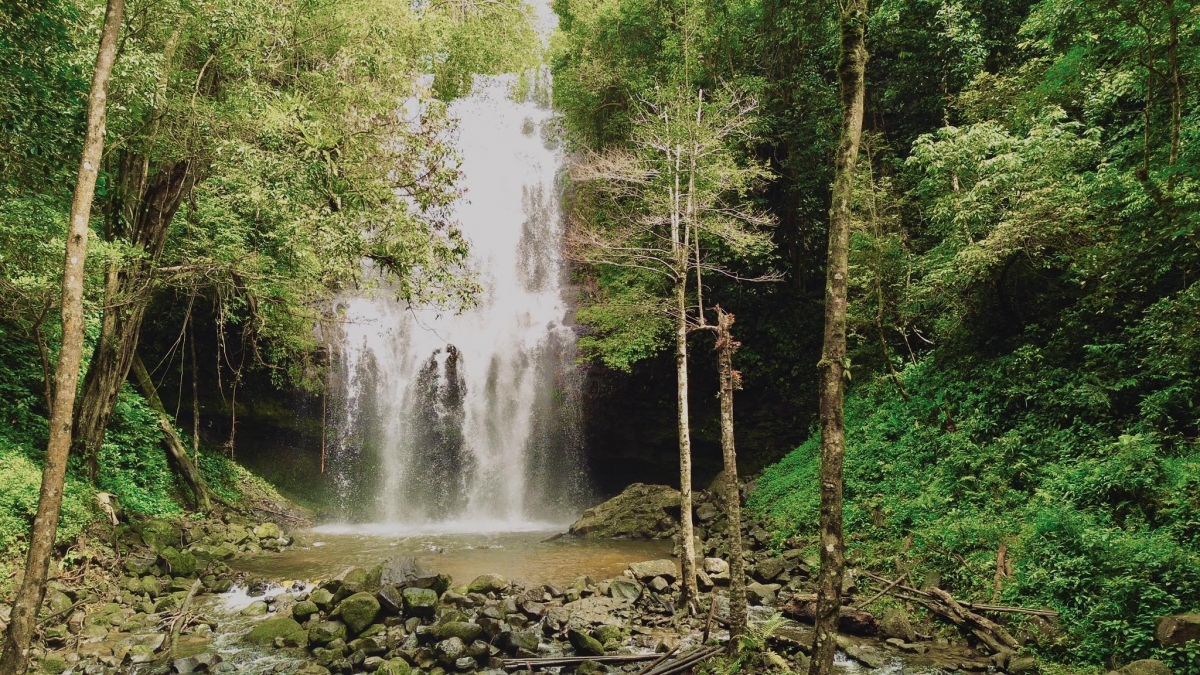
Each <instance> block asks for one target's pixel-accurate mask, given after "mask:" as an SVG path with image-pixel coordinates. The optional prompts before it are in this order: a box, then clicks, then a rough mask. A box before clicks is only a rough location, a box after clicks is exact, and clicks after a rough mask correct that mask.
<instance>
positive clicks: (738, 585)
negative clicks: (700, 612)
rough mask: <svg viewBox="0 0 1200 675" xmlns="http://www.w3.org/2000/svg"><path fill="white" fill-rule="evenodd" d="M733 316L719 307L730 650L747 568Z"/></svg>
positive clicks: (742, 610) (741, 615)
mask: <svg viewBox="0 0 1200 675" xmlns="http://www.w3.org/2000/svg"><path fill="white" fill-rule="evenodd" d="M732 327H733V315H732V314H730V313H729V312H726V311H725V310H723V309H721V307H720V306H718V307H717V370H718V371H719V376H720V382H721V456H722V457H723V458H724V461H725V515H726V517H727V518H728V519H729V648H730V649H731V650H732V649H735V648H736V646H735V645H736V644H737V641H736V638H737V637H738V636H739V635H742V634H743V633H745V632H746V565H745V562H744V561H743V560H742V498H741V490H740V486H739V485H738V470H737V448H736V447H735V445H734V441H733V391H734V389H738V388H740V382H739V379H740V378H739V377H738V374H737V372H735V371H734V370H733V353H734V352H735V351H737V348H738V347H739V346H740V345H739V343H737V342H735V341H734V339H733V333H732V332H731V331H730V329H731V328H732Z"/></svg>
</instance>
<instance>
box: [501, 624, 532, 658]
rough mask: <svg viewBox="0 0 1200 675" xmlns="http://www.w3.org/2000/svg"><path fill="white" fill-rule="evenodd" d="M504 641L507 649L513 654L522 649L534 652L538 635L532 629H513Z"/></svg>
mask: <svg viewBox="0 0 1200 675" xmlns="http://www.w3.org/2000/svg"><path fill="white" fill-rule="evenodd" d="M505 642H506V644H507V646H508V649H509V651H511V652H512V653H514V654H515V653H516V652H517V651H519V650H522V649H523V650H525V651H527V652H536V651H537V648H538V635H537V633H535V632H534V631H526V630H514V631H512V632H511V633H509V634H508V637H507V639H506V641H505Z"/></svg>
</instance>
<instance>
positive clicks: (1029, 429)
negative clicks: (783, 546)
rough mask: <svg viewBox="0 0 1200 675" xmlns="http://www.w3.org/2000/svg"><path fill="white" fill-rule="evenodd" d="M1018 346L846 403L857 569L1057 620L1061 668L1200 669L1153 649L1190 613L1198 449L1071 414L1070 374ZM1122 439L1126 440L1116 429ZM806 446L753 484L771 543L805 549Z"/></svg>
mask: <svg viewBox="0 0 1200 675" xmlns="http://www.w3.org/2000/svg"><path fill="white" fill-rule="evenodd" d="M1029 358H1030V355H1029V353H1028V350H1017V352H1015V353H1013V354H1010V355H1007V356H1002V357H998V358H995V359H991V360H983V359H980V360H972V361H960V362H958V363H956V364H954V367H949V366H948V364H946V363H944V362H939V360H938V359H937V358H936V357H935V356H931V357H928V358H926V359H925V360H923V361H921V362H920V363H919V364H917V365H910V366H909V367H908V368H907V369H906V370H905V371H904V372H903V373H902V375H903V382H904V386H905V389H906V393H907V394H908V397H909V400H907V401H906V400H905V399H904V398H903V397H902V396H901V395H900V394H899V390H898V389H897V387H896V385H895V383H894V382H892V381H890V380H884V379H880V380H877V381H875V382H871V383H867V384H864V385H861V386H859V387H858V388H857V389H855V390H854V391H853V392H852V394H851V395H850V396H849V397H848V399H847V401H846V428H847V453H846V464H845V472H846V473H845V479H846V483H845V500H846V501H845V528H846V532H847V535H848V548H849V549H850V553H849V555H850V559H851V563H852V564H855V565H862V566H865V567H868V568H875V569H876V570H878V571H880V572H881V573H884V574H885V575H887V576H888V577H889V578H892V577H894V575H895V574H896V570H897V569H899V568H902V569H909V568H915V569H914V571H913V573H912V575H911V578H912V579H913V583H918V584H919V583H922V582H923V581H924V580H926V579H929V580H932V581H937V582H938V583H941V584H942V585H943V586H945V587H947V588H949V589H951V590H952V591H953V592H954V593H955V595H956V596H961V597H966V598H970V599H974V600H984V601H990V600H992V594H993V592H994V590H995V588H994V580H995V572H996V564H997V563H996V561H997V552H998V547H999V546H1000V545H1001V544H1004V545H1005V546H1006V547H1007V549H1008V560H1009V561H1010V564H1011V565H1012V568H1013V569H1012V573H1013V574H1012V577H1011V578H1006V579H1004V580H1003V588H1002V592H1001V595H1000V597H999V599H1000V600H1001V601H1002V602H1005V603H1009V604H1014V605H1024V606H1033V607H1041V606H1048V607H1052V608H1054V609H1056V610H1058V611H1059V612H1061V627H1062V628H1063V629H1064V630H1065V631H1066V632H1067V639H1065V640H1059V641H1057V642H1053V641H1052V642H1050V643H1049V644H1043V646H1042V647H1041V651H1042V653H1043V655H1046V656H1050V657H1053V658H1055V659H1057V660H1060V661H1062V662H1065V663H1072V664H1080V665H1086V664H1097V665H1099V664H1103V665H1106V666H1113V665H1118V664H1121V663H1126V662H1129V661H1132V660H1135V659H1138V658H1150V657H1155V658H1161V659H1163V660H1165V661H1167V662H1168V663H1171V664H1172V665H1173V666H1174V667H1175V669H1176V672H1177V673H1191V674H1194V673H1200V658H1198V657H1197V653H1196V650H1192V651H1191V652H1185V651H1182V650H1178V649H1168V648H1163V647H1160V646H1158V645H1156V644H1155V642H1154V637H1153V632H1154V620H1155V618H1156V617H1159V616H1162V615H1165V614H1174V613H1180V612H1187V611H1195V610H1196V609H1197V608H1200V555H1198V553H1197V542H1198V535H1200V509H1198V505H1200V487H1198V486H1200V453H1197V450H1196V447H1195V445H1194V444H1190V443H1187V442H1168V441H1166V440H1164V439H1163V438H1160V437H1159V436H1157V435H1156V434H1155V433H1154V432H1153V431H1151V430H1150V429H1149V428H1148V427H1147V426H1146V425H1143V424H1139V423H1138V420H1137V419H1136V418H1133V419H1132V421H1130V420H1126V421H1125V422H1126V424H1124V425H1122V424H1121V420H1119V419H1112V418H1109V420H1110V421H1109V422H1108V423H1106V422H1105V421H1104V419H1105V418H1104V416H1102V415H1087V414H1084V413H1083V412H1080V411H1072V410H1071V407H1072V406H1071V404H1070V403H1069V402H1066V403H1064V401H1069V400H1070V396H1071V391H1072V389H1073V388H1076V387H1077V386H1078V381H1077V377H1076V374H1075V373H1073V372H1071V371H1069V370H1066V369H1062V370H1058V369H1053V368H1050V367H1047V366H1046V365H1045V364H1042V366H1041V367H1039V368H1033V367H1030V364H1029V363H1028V360H1029ZM1123 427H1124V428H1123ZM818 465H819V448H818V439H817V436H816V434H814V435H813V437H812V438H810V439H809V440H808V441H807V442H805V443H804V444H803V445H801V446H800V447H799V448H797V449H796V450H795V451H794V452H792V453H791V454H789V455H788V456H787V457H786V458H785V459H784V460H782V461H781V462H779V463H778V464H776V465H774V466H772V467H770V468H768V469H767V470H766V472H765V473H764V474H763V476H762V477H761V478H760V479H759V480H758V484H757V488H756V490H755V492H754V493H753V495H752V496H751V499H750V506H751V508H752V509H753V510H755V511H756V512H758V513H760V514H762V515H765V516H766V517H767V518H768V519H769V521H770V522H771V523H773V527H774V530H775V536H776V538H777V541H779V542H781V543H782V541H783V540H784V539H787V538H789V537H792V536H796V535H799V536H800V537H801V538H805V539H808V540H811V535H813V534H814V533H815V527H816V523H817V522H818V520H817V511H818V504H819V494H818V481H817V471H818Z"/></svg>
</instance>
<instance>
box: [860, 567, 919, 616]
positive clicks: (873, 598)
mask: <svg viewBox="0 0 1200 675" xmlns="http://www.w3.org/2000/svg"><path fill="white" fill-rule="evenodd" d="M910 571H911V570H910ZM907 576H908V572H905V573H904V574H901V575H900V576H898V577H896V580H895V581H893V582H891V583H890V584H888V585H887V586H884V587H883V590H882V591H879V592H878V593H876V594H875V595H872V596H871V598H870V599H869V600H865V601H863V602H860V603H858V605H857V609H866V608H867V605H870V604H871V603H872V602H875V601H876V600H878V599H880V598H882V597H883V596H884V595H887V592H888V591H890V590H892V589H893V588H895V587H896V586H897V585H899V584H900V582H901V581H904V578H905V577H907Z"/></svg>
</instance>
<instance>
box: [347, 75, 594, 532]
mask: <svg viewBox="0 0 1200 675" xmlns="http://www.w3.org/2000/svg"><path fill="white" fill-rule="evenodd" d="M514 82H515V78H514V77H512V76H505V77H489V78H477V79H476V84H475V89H474V91H473V93H472V94H471V95H470V96H469V97H467V98H465V99H461V100H459V101H456V102H454V103H453V104H452V105H451V106H450V112H451V115H452V116H453V117H454V118H456V119H457V120H458V134H459V135H458V144H459V148H460V150H461V152H462V155H463V165H462V170H463V174H464V183H463V184H464V187H465V188H466V195H465V198H464V200H463V201H462V202H461V203H460V204H459V206H458V207H457V208H456V214H455V215H456V216H457V219H458V221H459V222H460V223H461V225H462V229H463V232H464V234H465V235H466V236H467V238H468V239H469V241H470V244H471V252H472V258H473V264H474V265H475V266H476V268H477V270H478V272H479V281H480V282H481V285H482V287H483V292H482V294H481V297H480V298H479V304H478V306H477V307H475V308H474V309H472V310H470V311H468V312H464V313H462V314H459V315H454V314H451V313H447V312H440V311H432V310H425V311H422V310H414V309H409V308H406V307H405V306H404V305H402V304H401V303H399V302H397V301H395V300H393V299H391V298H389V297H383V296H384V295H386V294H379V295H378V296H375V297H372V296H366V295H351V296H347V297H345V298H343V299H342V301H341V302H340V305H341V308H340V309H341V310H342V314H343V317H344V319H345V324H344V325H343V329H342V333H343V335H342V339H341V344H340V345H339V347H338V349H337V350H336V351H337V360H336V366H337V372H338V373H340V377H339V378H338V380H339V381H338V382H337V383H336V384H337V386H335V387H334V391H333V392H332V393H333V396H334V398H335V399H336V401H335V406H334V410H335V413H334V415H333V416H332V419H331V421H333V422H334V425H333V426H334V428H335V430H336V434H335V439H334V443H333V444H332V445H333V447H332V452H331V459H330V470H331V474H332V476H333V479H334V481H335V482H336V485H337V489H338V497H339V499H340V501H341V502H342V507H343V508H342V509H341V517H342V519H343V520H346V521H349V522H358V523H367V522H370V523H376V524H379V523H384V524H390V525H394V526H397V527H402V528H411V527H414V526H418V527H419V526H428V524H430V523H441V524H442V525H441V526H444V527H452V528H462V527H464V526H465V527H468V528H469V527H471V524H472V523H475V524H478V525H479V526H482V527H486V528H487V529H489V530H495V529H506V528H513V529H522V528H524V527H525V526H527V525H528V524H530V523H531V522H533V521H543V520H550V521H555V522H563V521H565V520H569V519H570V517H571V516H572V515H573V512H574V511H573V508H572V507H573V505H574V504H575V503H577V502H578V500H579V498H580V497H581V496H582V493H583V492H584V491H585V490H586V482H587V481H586V474H585V470H584V467H583V465H582V453H581V448H580V443H579V434H578V424H579V420H578V396H579V376H578V373H577V369H576V366H575V364H574V356H575V355H574V342H575V336H574V333H573V332H572V330H571V329H570V328H569V327H568V326H567V325H566V320H567V317H568V315H569V307H568V306H567V302H566V293H565V291H566V288H565V287H564V284H565V270H564V267H563V261H562V259H561V255H560V246H561V241H562V232H561V225H560V222H559V211H558V185H557V182H556V179H557V174H558V170H559V167H560V165H561V162H562V156H561V152H560V151H559V150H558V149H557V148H556V146H555V144H554V143H553V142H551V141H549V140H547V139H548V138H551V137H552V134H551V133H548V126H549V125H551V124H553V120H552V117H553V115H552V112H551V111H550V110H549V109H548V108H547V107H545V106H542V105H539V104H538V103H536V102H535V101H533V100H526V101H523V102H517V101H514V100H513V99H512V97H511V96H510V92H511V91H512V89H513V85H514Z"/></svg>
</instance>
